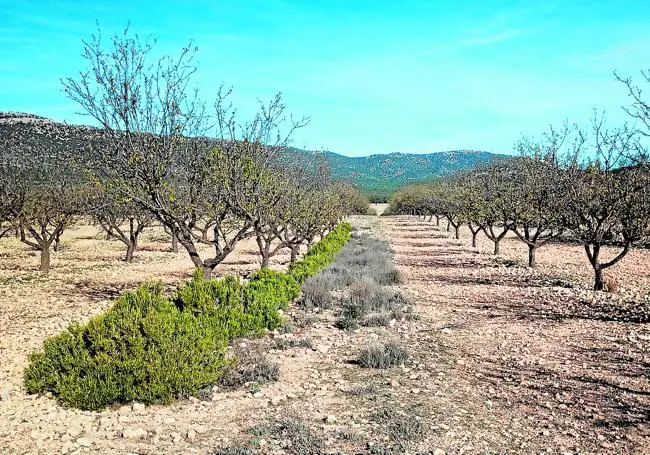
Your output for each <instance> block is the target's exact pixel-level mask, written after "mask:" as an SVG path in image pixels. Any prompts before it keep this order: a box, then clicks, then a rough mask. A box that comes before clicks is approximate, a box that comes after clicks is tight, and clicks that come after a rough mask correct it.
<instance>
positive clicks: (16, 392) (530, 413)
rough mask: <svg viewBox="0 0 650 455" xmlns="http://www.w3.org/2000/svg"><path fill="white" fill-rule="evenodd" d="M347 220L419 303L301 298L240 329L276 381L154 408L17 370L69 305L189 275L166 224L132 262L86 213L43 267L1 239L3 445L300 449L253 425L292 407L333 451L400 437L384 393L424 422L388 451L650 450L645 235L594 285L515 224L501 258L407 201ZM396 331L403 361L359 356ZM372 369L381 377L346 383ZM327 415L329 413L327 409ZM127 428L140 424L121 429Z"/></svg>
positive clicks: (12, 448)
mask: <svg viewBox="0 0 650 455" xmlns="http://www.w3.org/2000/svg"><path fill="white" fill-rule="evenodd" d="M352 221H353V224H355V226H356V227H357V228H358V229H359V230H361V231H369V232H371V233H372V234H373V235H375V236H378V237H383V238H389V239H390V240H391V242H392V245H393V248H394V250H395V262H396V264H397V265H398V268H399V269H400V271H401V273H402V275H403V278H404V283H403V284H402V285H400V286H399V288H400V290H402V291H403V292H406V293H408V294H409V295H410V296H411V299H412V304H413V305H412V306H413V311H414V312H415V313H416V314H417V315H418V316H419V317H417V318H415V319H405V320H401V321H397V323H396V324H395V326H394V327H386V328H383V327H382V328H362V329H359V330H356V331H343V330H339V329H338V328H336V327H335V326H334V321H335V318H336V317H335V312H334V310H328V311H324V312H309V313H305V312H304V311H303V310H300V309H299V308H298V307H297V306H294V307H292V308H291V309H290V310H289V311H288V313H289V314H288V317H289V318H290V319H292V320H293V321H294V322H293V324H294V325H295V329H294V331H293V332H292V333H289V334H286V335H281V334H278V333H276V334H272V335H271V337H266V338H263V339H259V340H237V341H236V342H235V344H237V345H240V344H242V343H244V344H246V346H247V348H255V349H259V350H263V351H265V352H267V354H268V357H269V358H270V359H271V360H273V361H275V362H278V363H279V365H280V369H281V377H280V380H279V381H278V382H275V383H272V384H268V385H263V386H262V387H261V393H255V394H254V393H252V392H253V391H250V390H249V389H248V388H246V387H244V388H241V389H239V390H234V391H225V390H219V389H215V390H214V391H213V392H214V393H212V394H211V395H210V396H208V397H205V398H202V399H200V400H197V399H191V400H182V401H178V402H177V403H175V404H173V405H171V406H151V407H147V408H146V409H144V410H139V409H138V410H131V409H130V408H129V407H128V406H123V407H120V408H116V409H107V410H105V411H103V412H81V411H76V410H70V409H64V408H62V407H61V406H59V405H58V404H57V403H56V402H55V401H53V400H52V399H50V398H47V397H41V396H28V395H26V394H25V393H24V390H23V389H22V386H21V374H22V370H23V368H24V367H25V365H26V355H27V353H29V352H31V351H32V350H34V349H37V348H38V347H39V346H41V344H42V341H43V339H44V338H46V337H47V336H50V335H54V334H56V333H58V332H59V331H60V330H61V328H62V327H65V326H66V325H67V324H68V323H69V322H70V321H78V320H84V319H87V318H88V317H89V316H91V315H93V314H97V313H98V312H100V311H101V310H102V309H103V308H106V307H107V306H108V305H109V304H110V301H111V299H112V298H114V296H115V295H117V294H118V293H119V292H120V291H121V290H122V289H126V288H132V287H134V286H136V285H137V284H139V283H141V282H142V281H145V280H150V279H161V280H163V281H164V282H165V283H167V284H169V285H173V284H175V283H177V282H179V281H181V280H184V279H187V278H188V277H189V274H190V273H191V263H190V262H189V259H188V258H187V254H186V253H184V252H183V251H181V252H180V253H178V254H177V255H175V254H173V253H170V252H167V251H166V249H168V244H167V243H166V242H165V240H164V239H163V238H162V236H161V235H160V234H148V239H147V241H145V242H143V245H142V246H143V250H144V251H140V252H139V253H137V257H136V259H135V262H134V263H133V264H124V263H122V262H120V261H119V258H120V256H121V255H122V254H123V253H122V248H121V244H119V243H117V242H106V241H103V240H97V239H96V238H94V236H95V234H96V230H95V229H94V228H88V227H84V228H80V229H77V230H74V231H73V232H69V233H67V235H66V237H65V242H64V248H63V250H62V251H61V252H60V253H57V254H56V257H55V258H53V261H52V273H51V275H50V276H49V277H47V278H44V277H42V276H40V275H39V274H38V273H36V272H33V270H34V269H35V268H36V267H37V262H38V258H37V257H31V256H29V261H28V262H27V263H25V264H23V263H22V261H21V260H20V258H24V257H28V252H27V250H25V249H24V248H22V247H20V246H18V245H17V244H16V243H12V242H14V241H13V240H10V241H9V243H7V241H6V240H3V241H2V242H3V243H1V244H0V248H1V250H0V255H1V256H2V257H1V258H0V268H1V269H0V280H1V281H0V283H1V285H0V325H1V326H2V330H3V332H2V337H1V340H0V354H1V355H2V364H1V365H0V391H2V389H3V388H5V387H8V389H9V399H8V400H7V401H0V453H8V454H13V453H44V454H45V453H48V454H49V453H106V454H108V453H140V454H154V453H161V454H162V453H164V454H167V453H201V454H203V453H205V454H208V453H214V452H215V450H216V449H217V448H220V447H227V446H235V445H236V446H243V445H248V444H256V445H257V446H261V449H260V450H259V451H260V453H278V454H279V453H291V449H290V448H289V449H286V445H287V444H286V441H284V440H283V439H282V438H279V439H277V440H275V439H273V438H268V437H266V438H265V439H264V440H262V441H260V440H259V438H255V437H254V436H252V435H251V434H250V433H249V431H248V430H249V429H250V428H251V427H253V426H256V425H259V424H263V423H266V422H273V421H275V420H278V419H283V418H286V417H287V416H293V417H297V418H300V419H302V420H303V421H304V422H305V423H306V424H307V425H308V426H309V427H310V428H311V429H312V431H313V432H314V434H316V435H318V436H319V437H321V438H322V439H323V440H324V442H325V448H324V449H323V450H322V452H325V453H348V454H352V453H369V451H368V447H369V443H370V445H373V446H375V447H387V446H389V445H392V443H391V441H389V440H388V437H387V435H386V434H387V431H386V428H384V427H382V425H381V424H379V423H377V422H376V421H375V420H373V415H374V413H375V412H376V411H377V409H379V408H382V407H388V408H393V409H399V410H401V411H403V412H405V413H408V414H409V415H411V416H414V417H415V418H417V419H418V420H419V421H420V422H422V424H423V427H424V429H425V434H424V435H423V437H421V438H419V439H417V440H415V441H411V442H408V443H406V444H405V446H404V448H402V449H399V450H398V451H393V453H433V452H434V450H436V449H438V452H437V454H441V453H445V452H446V453H447V454H460V453H472V454H473V453H477V454H478V453H481V454H494V453H525V454H527V453H531V454H532V453H545V452H546V453H572V454H574V453H583V454H591V453H593V454H596V453H611V454H625V453H634V454H643V453H650V449H649V448H650V428H649V426H648V422H649V421H650V385H649V379H650V372H649V370H650V353H649V348H650V329H649V328H648V327H647V325H645V324H642V323H632V322H623V321H626V320H629V321H646V320H647V314H648V313H647V310H648V306H647V295H648V288H649V287H650V286H649V283H650V270H648V265H650V254H649V253H648V252H647V251H634V252H633V253H632V254H631V255H630V257H629V258H626V259H625V260H624V261H623V262H622V263H621V264H620V266H617V269H616V270H614V273H616V274H617V276H619V279H620V281H621V285H622V290H621V294H620V295H614V296H611V295H609V294H603V293H598V294H594V293H593V292H591V291H589V290H588V287H589V284H590V280H591V277H590V275H589V273H588V272H589V271H588V269H587V265H586V264H587V263H586V260H585V258H584V253H582V251H581V250H580V249H579V248H578V247H575V246H565V245H552V246H549V247H547V248H545V249H542V250H540V251H539V252H538V262H539V264H540V268H539V271H533V270H530V269H528V268H526V267H523V266H522V265H521V264H519V261H520V260H521V261H524V260H525V258H526V249H525V248H523V247H522V245H521V244H520V243H517V242H515V241H514V240H505V241H504V242H503V244H502V257H501V258H493V257H492V256H490V255H489V254H485V253H486V252H488V251H490V250H491V247H490V245H489V243H488V242H485V241H483V240H482V241H481V242H480V245H479V250H480V251H481V253H479V252H476V251H473V250H472V249H471V248H469V247H467V246H466V245H468V237H467V235H466V233H465V235H464V238H463V239H461V240H460V241H456V240H453V239H451V238H450V237H449V236H448V234H447V233H446V232H444V229H442V228H435V226H433V224H430V223H426V222H423V221H419V220H416V219H415V218H412V217H388V218H379V217H356V218H354V219H353V220H352ZM154 237H159V239H158V241H154V240H155V238H154ZM254 247H255V245H254V244H253V243H251V242H248V243H247V244H244V245H242V248H240V249H238V251H237V252H236V254H234V255H232V256H231V257H230V258H229V259H228V260H227V261H226V263H225V264H223V265H222V266H221V267H220V269H218V274H224V273H227V272H236V273H241V272H246V271H251V270H254V269H255V268H256V267H257V264H256V263H257V257H256V255H255V251H254V250H255V248H254ZM276 259H277V260H276V262H274V264H273V266H274V268H282V267H283V266H284V265H283V264H282V263H286V260H287V255H283V256H281V257H278V258H276ZM623 280H625V282H623ZM636 294H639V296H637V295H636ZM637 297H640V298H643V297H645V298H646V303H645V304H639V303H638V300H635V299H636V298H637ZM635 302H637V303H635ZM612 314H613V315H614V317H612V316H611V315H612ZM614 319H618V320H614ZM304 337H309V338H311V339H312V340H313V344H314V349H309V348H292V349H288V350H279V349H274V346H273V343H274V341H276V340H277V339H281V338H304ZM387 339H396V340H399V341H401V342H402V343H403V344H405V345H406V346H408V348H409V349H410V352H411V354H412V356H411V358H410V359H409V361H408V362H407V363H406V365H404V366H403V367H397V368H392V369H389V370H366V369H362V368H360V367H359V365H357V364H355V363H354V360H355V358H356V356H357V353H358V352H359V350H360V349H361V348H363V347H365V346H367V345H368V344H370V343H372V342H374V341H376V340H387ZM367 384H374V385H376V390H375V391H374V392H372V393H370V394H366V395H353V394H350V393H347V392H349V391H350V390H352V389H354V388H356V387H359V386H364V385H367ZM327 416H335V417H336V419H331V418H330V421H329V423H327V422H324V419H325V418H326V417H327ZM134 429H142V430H144V431H146V434H145V433H143V434H142V435H141V437H139V438H135V439H129V438H124V437H123V433H124V431H125V430H134ZM188 431H189V434H188ZM351 435H358V436H359V437H358V438H355V437H351ZM283 446H284V447H285V449H283V448H282V447H283ZM443 451H444V452H443ZM374 453H381V452H378V451H375V452H374Z"/></svg>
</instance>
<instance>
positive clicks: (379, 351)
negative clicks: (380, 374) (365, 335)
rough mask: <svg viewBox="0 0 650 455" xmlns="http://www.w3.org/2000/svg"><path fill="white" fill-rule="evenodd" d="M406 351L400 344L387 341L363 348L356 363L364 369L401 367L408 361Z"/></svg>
mask: <svg viewBox="0 0 650 455" xmlns="http://www.w3.org/2000/svg"><path fill="white" fill-rule="evenodd" d="M408 356H409V355H408V351H407V350H406V348H405V347H404V346H402V345H401V344H399V343H397V342H394V341H389V342H388V343H384V344H376V345H372V346H369V347H367V348H364V349H362V350H361V352H360V353H359V358H358V362H359V364H360V365H361V366H362V367H364V368H382V369H383V368H390V367H392V366H395V365H401V364H403V363H404V362H406V360H407V359H408Z"/></svg>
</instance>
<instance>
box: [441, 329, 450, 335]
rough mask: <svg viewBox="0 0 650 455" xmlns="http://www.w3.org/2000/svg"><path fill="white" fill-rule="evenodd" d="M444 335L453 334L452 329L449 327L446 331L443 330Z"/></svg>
mask: <svg viewBox="0 0 650 455" xmlns="http://www.w3.org/2000/svg"><path fill="white" fill-rule="evenodd" d="M441 332H442V333H444V334H445V335H449V334H450V333H451V329H450V328H449V327H445V328H444V329H442V330H441Z"/></svg>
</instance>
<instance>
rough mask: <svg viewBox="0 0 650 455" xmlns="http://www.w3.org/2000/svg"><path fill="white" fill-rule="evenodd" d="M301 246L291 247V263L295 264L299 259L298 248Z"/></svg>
mask: <svg viewBox="0 0 650 455" xmlns="http://www.w3.org/2000/svg"><path fill="white" fill-rule="evenodd" d="M299 249H300V247H293V248H291V263H292V264H294V263H295V262H296V260H297V259H298V250H299Z"/></svg>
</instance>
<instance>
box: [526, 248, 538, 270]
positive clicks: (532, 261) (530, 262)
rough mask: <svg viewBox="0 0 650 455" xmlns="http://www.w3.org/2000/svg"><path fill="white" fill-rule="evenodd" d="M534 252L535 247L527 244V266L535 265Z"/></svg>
mask: <svg viewBox="0 0 650 455" xmlns="http://www.w3.org/2000/svg"><path fill="white" fill-rule="evenodd" d="M536 253H537V247H536V246H533V245H528V267H537V260H536V256H535V255H536Z"/></svg>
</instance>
